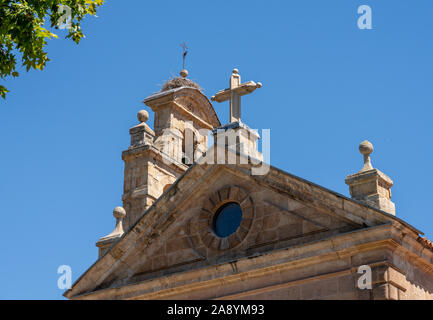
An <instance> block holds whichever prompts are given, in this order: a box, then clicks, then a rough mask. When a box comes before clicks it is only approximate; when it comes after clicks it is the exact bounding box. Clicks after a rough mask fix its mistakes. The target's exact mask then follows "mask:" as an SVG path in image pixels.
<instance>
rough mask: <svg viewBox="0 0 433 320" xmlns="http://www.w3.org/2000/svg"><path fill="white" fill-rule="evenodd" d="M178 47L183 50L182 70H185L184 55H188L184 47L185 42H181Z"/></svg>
mask: <svg viewBox="0 0 433 320" xmlns="http://www.w3.org/2000/svg"><path fill="white" fill-rule="evenodd" d="M180 46H181V47H182V48H183V54H182V57H183V64H182V69H185V58H186V55H187V54H188V51H187V49H188V47H187V46H186V44H185V41H184V42H182V43H181V45H180Z"/></svg>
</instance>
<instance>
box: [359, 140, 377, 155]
mask: <svg viewBox="0 0 433 320" xmlns="http://www.w3.org/2000/svg"><path fill="white" fill-rule="evenodd" d="M373 150H374V148H373V145H372V144H371V142H370V141H367V140H364V141H362V142H361V143H360V145H359V152H361V154H363V155H370V154H372V153H373Z"/></svg>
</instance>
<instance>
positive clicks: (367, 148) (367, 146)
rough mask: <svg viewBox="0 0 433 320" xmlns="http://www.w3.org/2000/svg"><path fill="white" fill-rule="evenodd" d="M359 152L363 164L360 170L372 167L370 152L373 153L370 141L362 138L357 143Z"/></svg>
mask: <svg viewBox="0 0 433 320" xmlns="http://www.w3.org/2000/svg"><path fill="white" fill-rule="evenodd" d="M359 152H361V154H362V155H363V156H364V166H363V167H362V169H361V171H360V172H363V171H368V170H371V169H373V166H372V165H371V160H370V154H372V153H373V145H372V144H371V142H370V141H367V140H364V141H362V142H361V144H360V145H359Z"/></svg>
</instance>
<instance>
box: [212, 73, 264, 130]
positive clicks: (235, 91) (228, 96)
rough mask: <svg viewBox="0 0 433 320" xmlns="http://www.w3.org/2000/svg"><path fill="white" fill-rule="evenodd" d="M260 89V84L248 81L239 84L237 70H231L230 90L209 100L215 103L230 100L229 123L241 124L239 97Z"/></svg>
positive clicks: (220, 92) (239, 79)
mask: <svg viewBox="0 0 433 320" xmlns="http://www.w3.org/2000/svg"><path fill="white" fill-rule="evenodd" d="M261 87H262V84H261V83H260V82H257V83H255V82H254V81H248V82H245V83H241V76H240V75H239V71H238V69H233V73H232V76H231V77H230V88H228V89H225V90H221V91H219V92H218V93H217V94H215V95H214V96H212V98H211V100H212V101H216V102H223V101H226V100H230V122H241V96H243V95H246V94H249V93H251V92H253V91H254V90H256V89H257V88H261Z"/></svg>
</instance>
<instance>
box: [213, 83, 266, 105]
mask: <svg viewBox="0 0 433 320" xmlns="http://www.w3.org/2000/svg"><path fill="white" fill-rule="evenodd" d="M261 87H262V84H261V83H260V82H257V83H255V82H254V81H248V82H245V83H243V84H241V85H240V86H238V87H236V88H234V89H224V90H221V91H218V92H217V93H216V94H215V95H214V96H212V97H211V100H212V101H216V102H223V101H226V100H230V97H231V92H232V91H233V92H234V93H236V94H237V95H239V96H243V95H246V94H249V93H251V92H253V91H254V90H256V89H257V88H261Z"/></svg>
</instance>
